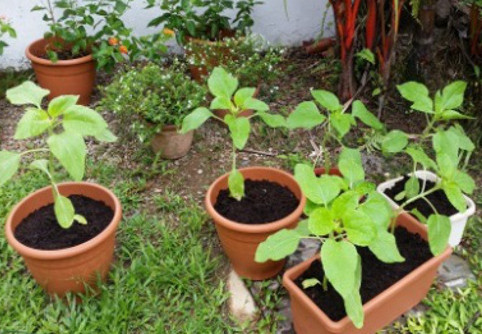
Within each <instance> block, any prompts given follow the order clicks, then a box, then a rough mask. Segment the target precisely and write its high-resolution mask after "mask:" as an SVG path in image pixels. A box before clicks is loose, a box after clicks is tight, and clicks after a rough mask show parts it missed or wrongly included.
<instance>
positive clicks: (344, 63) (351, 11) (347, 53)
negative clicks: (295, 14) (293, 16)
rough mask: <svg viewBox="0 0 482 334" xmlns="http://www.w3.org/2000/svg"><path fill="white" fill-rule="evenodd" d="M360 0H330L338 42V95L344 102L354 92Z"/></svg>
mask: <svg viewBox="0 0 482 334" xmlns="http://www.w3.org/2000/svg"><path fill="white" fill-rule="evenodd" d="M360 2H361V0H354V1H353V2H352V0H330V3H331V6H332V7H333V13H334V17H335V25H336V36H337V39H338V43H339V44H340V60H341V67H342V74H341V77H340V87H339V97H340V99H341V100H342V101H343V102H344V101H347V100H349V99H350V98H351V97H352V96H353V94H355V86H356V83H355V78H354V75H353V55H354V41H355V33H356V19H357V15H358V9H359V7H360Z"/></svg>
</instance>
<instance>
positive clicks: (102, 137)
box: [94, 129, 117, 143]
mask: <svg viewBox="0 0 482 334" xmlns="http://www.w3.org/2000/svg"><path fill="white" fill-rule="evenodd" d="M94 137H95V139H97V140H98V141H103V142H107V143H113V142H115V141H116V140H117V137H116V136H115V135H114V134H113V133H112V132H110V130H109V129H103V130H101V131H99V132H98V133H96V134H95V135H94Z"/></svg>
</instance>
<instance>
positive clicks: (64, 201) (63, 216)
mask: <svg viewBox="0 0 482 334" xmlns="http://www.w3.org/2000/svg"><path fill="white" fill-rule="evenodd" d="M54 212H55V217H56V218H57V222H58V223H59V225H60V226H61V227H62V228H69V227H71V226H72V224H73V222H74V216H75V210H74V206H73V205H72V202H71V201H70V199H68V198H67V197H64V196H62V195H60V194H58V195H57V196H56V197H55V203H54Z"/></svg>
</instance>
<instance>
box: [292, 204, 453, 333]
mask: <svg viewBox="0 0 482 334" xmlns="http://www.w3.org/2000/svg"><path fill="white" fill-rule="evenodd" d="M397 225H399V226H403V227H405V228H406V229H408V230H409V231H410V232H412V233H417V234H419V235H420V236H421V237H422V238H423V239H425V240H427V238H428V237H427V227H426V226H424V225H422V224H420V223H419V222H418V221H417V220H415V219H414V218H413V217H411V216H410V215H408V214H406V213H402V214H401V215H400V216H398V218H397ZM451 253H452V248H447V249H446V250H445V252H443V253H442V254H440V255H438V256H436V257H433V258H431V259H430V260H428V261H427V262H425V263H424V264H422V265H421V266H420V267H418V268H416V269H415V270H413V271H412V272H411V273H409V274H408V275H406V276H405V277H404V278H402V279H401V280H400V281H398V282H397V283H395V284H394V285H392V286H391V287H389V288H388V289H386V290H385V291H383V292H382V293H380V294H379V295H378V296H376V297H375V298H373V299H371V300H370V301H368V302H367V303H365V304H364V305H363V311H364V312H365V323H364V326H363V328H361V329H357V328H355V326H354V325H353V323H352V321H351V320H350V319H349V318H348V317H347V316H345V317H344V318H343V319H341V320H340V321H337V322H335V321H333V320H331V319H330V318H328V316H327V315H326V314H325V313H324V312H323V311H322V310H321V309H320V308H319V307H318V306H317V305H316V304H315V303H314V302H313V301H312V300H311V299H310V298H309V297H308V296H307V295H306V294H305V293H304V292H303V290H302V289H300V288H299V287H298V286H297V285H296V284H295V283H294V281H295V280H296V279H297V278H298V277H299V276H301V275H302V273H303V272H305V271H306V270H307V269H308V268H309V267H310V265H311V263H312V262H313V261H316V260H319V259H320V256H319V255H318V256H315V257H313V258H311V259H309V260H307V261H304V262H302V263H300V264H299V265H297V266H295V267H293V268H291V269H289V270H288V271H287V272H286V273H285V274H284V276H283V285H284V286H285V288H286V289H287V290H288V292H289V294H290V300H291V310H292V312H293V323H294V327H295V330H296V332H297V333H298V334H333V333H343V334H371V333H375V332H376V331H378V330H380V329H382V328H383V327H385V326H387V325H388V324H390V323H391V322H392V321H393V320H395V319H397V318H398V317H399V316H401V315H402V314H403V313H405V312H406V311H408V310H409V309H411V308H412V307H414V306H415V305H417V304H418V303H419V302H420V301H421V300H422V299H424V298H425V296H426V295H427V293H428V291H429V289H430V286H431V284H432V282H433V281H434V279H435V276H436V275H437V268H438V267H439V265H440V264H441V263H442V262H443V261H444V260H445V259H447V258H448V257H449V256H450V254H451Z"/></svg>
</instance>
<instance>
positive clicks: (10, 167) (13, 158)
mask: <svg viewBox="0 0 482 334" xmlns="http://www.w3.org/2000/svg"><path fill="white" fill-rule="evenodd" d="M21 159H22V155H20V154H19V153H15V152H9V151H0V186H2V185H3V184H5V183H6V182H7V181H8V180H10V179H11V178H12V177H13V176H14V175H15V173H16V172H17V171H18V168H19V166H20V160H21Z"/></svg>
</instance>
